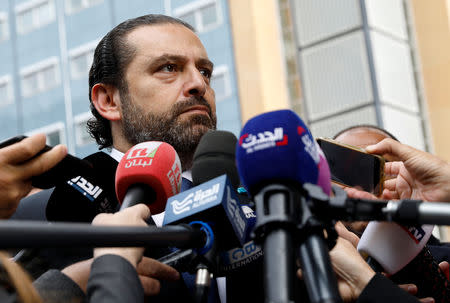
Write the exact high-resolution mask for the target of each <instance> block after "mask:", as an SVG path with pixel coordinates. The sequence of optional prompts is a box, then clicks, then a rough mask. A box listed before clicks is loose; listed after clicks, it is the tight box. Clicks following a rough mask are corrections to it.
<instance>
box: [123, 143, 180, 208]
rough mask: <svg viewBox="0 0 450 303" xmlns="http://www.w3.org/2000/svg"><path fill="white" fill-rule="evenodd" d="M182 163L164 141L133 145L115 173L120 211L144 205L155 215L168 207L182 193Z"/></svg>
mask: <svg viewBox="0 0 450 303" xmlns="http://www.w3.org/2000/svg"><path fill="white" fill-rule="evenodd" d="M181 172H182V170H181V162H180V158H179V157H178V154H177V152H176V151H175V149H174V148H173V147H172V146H171V145H170V144H167V143H164V142H157V141H151V142H143V143H139V144H137V145H135V146H133V147H132V148H131V149H130V150H129V151H128V152H127V153H126V154H125V155H124V156H123V158H122V160H121V161H120V162H119V165H118V166H117V171H116V195H117V200H119V202H120V203H121V207H120V210H122V209H124V208H127V207H130V206H133V205H136V204H139V203H145V204H146V205H147V206H148V207H149V208H150V212H151V213H152V215H154V214H159V213H161V212H163V211H164V209H165V207H166V202H167V198H169V197H171V196H173V195H176V194H178V193H179V192H180V190H181Z"/></svg>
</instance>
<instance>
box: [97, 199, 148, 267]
mask: <svg viewBox="0 0 450 303" xmlns="http://www.w3.org/2000/svg"><path fill="white" fill-rule="evenodd" d="M149 216H150V209H149V208H148V207H147V206H145V205H144V204H138V205H135V206H132V207H129V208H127V209H125V210H123V211H121V212H117V213H115V214H105V213H103V214H99V215H97V216H96V217H95V218H94V220H93V221H92V225H107V226H109V225H112V226H147V223H145V220H146V219H147V218H148V217H149ZM143 253H144V248H143V247H141V248H138V247H126V248H124V247H121V248H119V247H116V248H115V247H108V248H95V249H94V259H95V258H98V257H100V256H103V255H107V254H114V255H118V256H121V257H123V258H125V259H126V260H128V261H129V262H130V263H131V264H132V265H133V267H134V268H136V267H137V264H138V263H139V262H140V261H141V259H142V255H143Z"/></svg>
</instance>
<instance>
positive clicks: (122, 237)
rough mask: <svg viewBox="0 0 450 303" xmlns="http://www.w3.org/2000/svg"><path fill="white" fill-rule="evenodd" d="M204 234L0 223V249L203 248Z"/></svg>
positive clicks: (183, 230)
mask: <svg viewBox="0 0 450 303" xmlns="http://www.w3.org/2000/svg"><path fill="white" fill-rule="evenodd" d="M205 239H206V235H205V233H204V232H203V231H201V230H198V229H195V228H192V227H190V226H188V225H178V226H165V227H156V226H146V227H140V226H95V225H91V224H87V223H51V224H50V223H48V222H42V221H22V220H7V221H4V222H0V249H5V248H38V247H55V248H61V247H80V246H84V247H140V246H148V247H167V246H177V247H183V248H184V247H203V246H204V245H205V241H206V240H205Z"/></svg>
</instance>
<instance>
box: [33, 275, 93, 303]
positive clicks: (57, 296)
mask: <svg viewBox="0 0 450 303" xmlns="http://www.w3.org/2000/svg"><path fill="white" fill-rule="evenodd" d="M33 285H34V287H35V288H36V289H37V291H38V293H39V295H40V296H41V298H42V301H43V302H45V303H56V302H73V303H84V302H86V295H85V294H84V292H83V291H82V290H81V288H80V287H79V286H78V284H77V283H75V282H74V281H73V280H72V279H70V278H69V277H68V276H66V275H65V274H63V273H62V272H60V271H59V270H56V269H52V270H49V271H47V272H46V273H44V274H43V275H42V276H40V277H39V278H38V279H37V280H36V281H34V282H33Z"/></svg>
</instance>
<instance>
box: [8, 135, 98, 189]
mask: <svg viewBox="0 0 450 303" xmlns="http://www.w3.org/2000/svg"><path fill="white" fill-rule="evenodd" d="M42 137H44V138H42ZM25 139H26V140H27V141H26V142H25V141H23V140H25ZM42 140H45V136H42V135H35V136H32V137H29V138H28V137H26V136H16V137H13V138H10V139H7V140H5V141H3V142H0V153H2V152H3V153H5V152H8V150H7V149H4V148H6V147H9V148H8V149H9V150H11V147H13V146H14V150H13V151H10V154H12V158H10V159H11V162H12V163H13V164H17V165H21V166H22V167H23V168H24V170H22V172H23V178H28V179H29V178H31V181H32V185H33V186H34V187H38V188H42V189H47V188H52V187H54V186H55V185H56V184H57V183H58V182H62V181H67V180H68V179H70V178H73V177H76V176H77V175H78V174H79V173H80V172H83V171H84V170H85V169H90V168H91V167H92V166H91V165H90V163H89V162H87V161H85V160H82V159H79V158H77V157H75V156H72V155H70V154H67V148H65V147H58V149H60V148H62V149H64V152H63V154H58V153H57V151H56V153H55V151H53V150H52V149H53V147H51V146H48V145H44V144H45V143H44V142H45V141H44V142H41V141H42ZM22 141H23V142H22ZM19 142H22V143H25V145H22V146H21V145H15V144H17V143H19ZM42 145H43V147H42V148H41V146H42ZM30 150H31V151H32V152H31V156H30V152H29V151H30ZM50 150H52V154H48V155H46V157H44V158H39V159H38V157H39V156H40V155H42V154H43V153H45V152H48V151H50ZM39 162H40V163H39ZM33 166H36V168H35V167H33Z"/></svg>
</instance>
